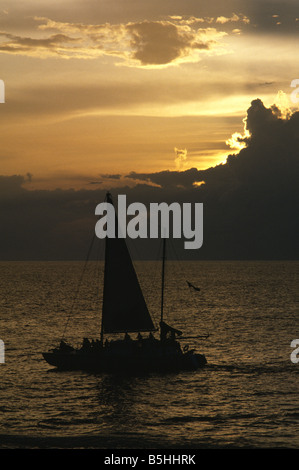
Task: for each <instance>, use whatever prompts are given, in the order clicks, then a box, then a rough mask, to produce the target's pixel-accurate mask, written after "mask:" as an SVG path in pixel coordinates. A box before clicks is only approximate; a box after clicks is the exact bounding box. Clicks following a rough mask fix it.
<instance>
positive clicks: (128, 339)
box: [125, 333, 132, 341]
mask: <svg viewBox="0 0 299 470" xmlns="http://www.w3.org/2000/svg"><path fill="white" fill-rule="evenodd" d="M125 341H132V338H131V336H130V335H128V333H126V334H125Z"/></svg>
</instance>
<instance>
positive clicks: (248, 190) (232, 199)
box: [0, 99, 299, 260]
mask: <svg viewBox="0 0 299 470" xmlns="http://www.w3.org/2000/svg"><path fill="white" fill-rule="evenodd" d="M244 124H245V129H244V131H246V132H247V135H245V133H244V135H243V137H242V135H241V137H240V139H241V140H242V138H243V139H244V143H246V147H245V148H243V149H241V150H240V151H239V152H238V153H236V154H230V155H228V157H227V161H226V163H224V164H221V165H217V166H215V167H211V168H208V169H206V170H198V169H197V168H190V169H187V170H185V171H167V170H165V171H162V172H156V173H137V172H131V173H129V174H128V175H127V179H128V180H131V181H133V182H136V183H137V184H136V185H135V186H134V187H128V186H125V185H124V186H122V187H119V188H118V189H116V188H115V190H113V195H114V197H115V198H116V196H117V194H126V195H127V199H128V203H130V202H134V201H135V202H136V201H138V202H143V203H145V204H149V203H150V202H168V203H171V202H173V201H178V202H180V203H183V202H203V204H204V244H203V247H202V248H201V249H200V250H198V251H196V252H194V251H193V250H192V253H190V252H188V253H187V252H186V251H184V250H183V249H182V246H181V245H180V241H177V243H178V248H179V250H180V251H178V252H179V253H180V255H181V256H184V257H187V256H190V257H191V258H192V259H240V260H243V259H299V246H298V237H299V220H298V205H299V188H298V180H299V158H298V155H299V112H298V111H297V112H293V113H291V114H289V115H288V116H286V117H285V116H282V115H281V113H280V112H279V108H278V107H277V105H273V106H270V107H266V106H265V105H264V104H263V102H262V101H261V100H260V99H255V100H253V101H252V103H251V105H250V107H249V108H248V111H247V115H246V118H245V120H244ZM177 153H178V155H180V156H183V155H184V151H182V150H180V149H179V150H178V152H177ZM102 176H103V175H102ZM104 176H106V178H108V179H109V177H111V178H112V179H113V178H116V179H118V177H119V176H120V175H118V174H117V175H115V174H107V175H104ZM28 178H31V176H27V177H23V176H20V175H14V176H10V177H8V176H2V177H0V193H1V195H5V197H1V198H0V210H1V227H2V229H1V233H0V258H1V259H80V258H81V259H84V256H85V254H86V248H87V247H88V245H89V242H90V237H91V235H92V233H93V232H94V226H95V215H94V210H95V206H96V205H97V203H98V202H99V201H103V200H104V197H105V191H104V190H102V189H99V188H97V189H95V190H93V189H92V190H80V191H74V190H55V191H53V190H52V191H41V190H33V191H29V190H27V189H25V187H26V186H25V183H26V181H28ZM120 179H121V178H120ZM122 181H124V180H122ZM201 182H204V184H201V185H200V186H198V183H201ZM137 243H138V244H139V248H138V252H139V253H143V255H144V257H147V256H148V254H149V251H148V249H149V244H150V242H149V241H144V243H143V241H141V240H139V241H137ZM190 251H191V250H190ZM151 252H152V251H151Z"/></svg>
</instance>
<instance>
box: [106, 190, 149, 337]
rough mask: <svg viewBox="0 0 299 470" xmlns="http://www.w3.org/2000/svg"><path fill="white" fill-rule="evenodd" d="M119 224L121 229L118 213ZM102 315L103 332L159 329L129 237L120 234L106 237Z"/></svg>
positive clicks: (109, 200) (108, 200) (108, 199)
mask: <svg viewBox="0 0 299 470" xmlns="http://www.w3.org/2000/svg"><path fill="white" fill-rule="evenodd" d="M107 202H108V203H111V204H112V200H111V198H110V195H109V194H108V195H107ZM115 226H116V232H117V216H116V224H115ZM102 315H103V317H102V331H103V333H125V332H139V331H153V330H155V327H154V324H153V322H152V319H151V316H150V314H149V311H148V308H147V305H146V302H145V299H144V297H143V294H142V291H141V288H140V285H139V281H138V278H137V275H136V272H135V269H134V266H133V263H132V260H131V257H130V254H129V251H128V248H127V245H126V242H125V239H123V238H118V237H117V236H116V238H109V237H106V251H105V272H104V293H103V312H102Z"/></svg>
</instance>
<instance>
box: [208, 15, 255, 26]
mask: <svg viewBox="0 0 299 470" xmlns="http://www.w3.org/2000/svg"><path fill="white" fill-rule="evenodd" d="M236 22H242V23H245V24H249V23H250V19H249V18H248V17H247V16H245V15H242V14H239V15H236V13H233V15H232V16H231V17H226V16H218V18H217V19H216V23H220V24H225V23H236Z"/></svg>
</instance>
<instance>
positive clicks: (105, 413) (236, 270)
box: [0, 261, 299, 449]
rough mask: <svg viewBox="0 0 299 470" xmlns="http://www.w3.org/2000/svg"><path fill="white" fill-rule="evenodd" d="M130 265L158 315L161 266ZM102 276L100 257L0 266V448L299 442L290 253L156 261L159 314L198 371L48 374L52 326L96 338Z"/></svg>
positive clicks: (297, 302)
mask: <svg viewBox="0 0 299 470" xmlns="http://www.w3.org/2000/svg"><path fill="white" fill-rule="evenodd" d="M135 264H136V270H137V273H138V276H139V279H140V283H141V286H142V289H143V291H144V294H145V298H146V301H147V303H148V307H149V310H150V311H151V313H152V316H153V319H154V321H155V323H156V324H158V322H159V315H160V283H161V266H160V264H161V263H160V262H141V261H139V262H136V263H135ZM83 274H84V275H83ZM186 280H188V281H189V282H191V283H193V284H194V285H195V286H197V287H199V288H200V291H199V292H197V291H195V290H193V289H190V288H189V287H188V286H187V283H186ZM102 281H103V263H95V262H92V263H90V265H88V266H86V265H85V264H84V263H83V262H1V263H0V292H1V295H0V315H1V316H0V318H1V319H0V338H1V339H2V340H3V341H4V344H5V364H0V377H1V380H0V448H2V449H3V448H78V449H79V448H81V449H84V448H98V449H150V448H151V449H159V448H164V449H165V448H169V449H170V448H172V449H192V448H193V449H205V448H206V449H210V448H213V449H214V448H296V449H298V448H299V387H298V385H299V381H298V379H299V363H298V364H294V363H292V361H291V358H290V355H291V352H292V348H291V346H290V345H291V341H292V340H293V339H296V338H299V322H298V318H299V294H298V281H299V263H298V262H284V261H283V262H253V261H250V262H249V261H248V262H243V261H234V262H225V261H221V262H216V261H211V262H209V261H204V262H203V261H202V262H201V261H197V262H195V261H194V262H182V261H176V262H175V261H173V262H172V261H170V262H169V263H167V270H166V290H165V321H166V322H167V323H169V324H171V325H172V326H175V327H176V328H178V329H181V330H182V331H183V332H184V335H183V338H182V340H181V343H182V346H184V345H185V344H189V345H190V347H195V348H196V349H197V351H198V352H201V353H204V354H205V355H206V358H207V361H208V365H207V366H206V367H205V368H204V369H201V370H199V371H197V372H182V373H172V374H166V375H162V374H148V375H146V374H145V375H143V376H125V375H124V376H113V375H108V374H103V375H101V374H91V373H86V372H80V371H78V372H57V371H55V369H53V368H52V367H51V366H49V365H48V364H47V363H46V362H45V361H44V360H43V358H42V352H43V351H47V350H48V349H49V348H51V347H53V346H57V345H58V343H59V341H60V339H61V337H62V336H63V335H64V336H65V337H66V339H67V340H68V341H69V342H70V343H71V344H73V345H78V344H80V343H81V341H82V338H83V337H89V338H98V337H99V334H100V324H101V301H102V299H101V295H102ZM115 295H117V292H116V293H115ZM207 333H209V335H210V336H209V337H208V339H204V338H202V337H201V336H202V335H205V334H207ZM133 337H134V335H133Z"/></svg>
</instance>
